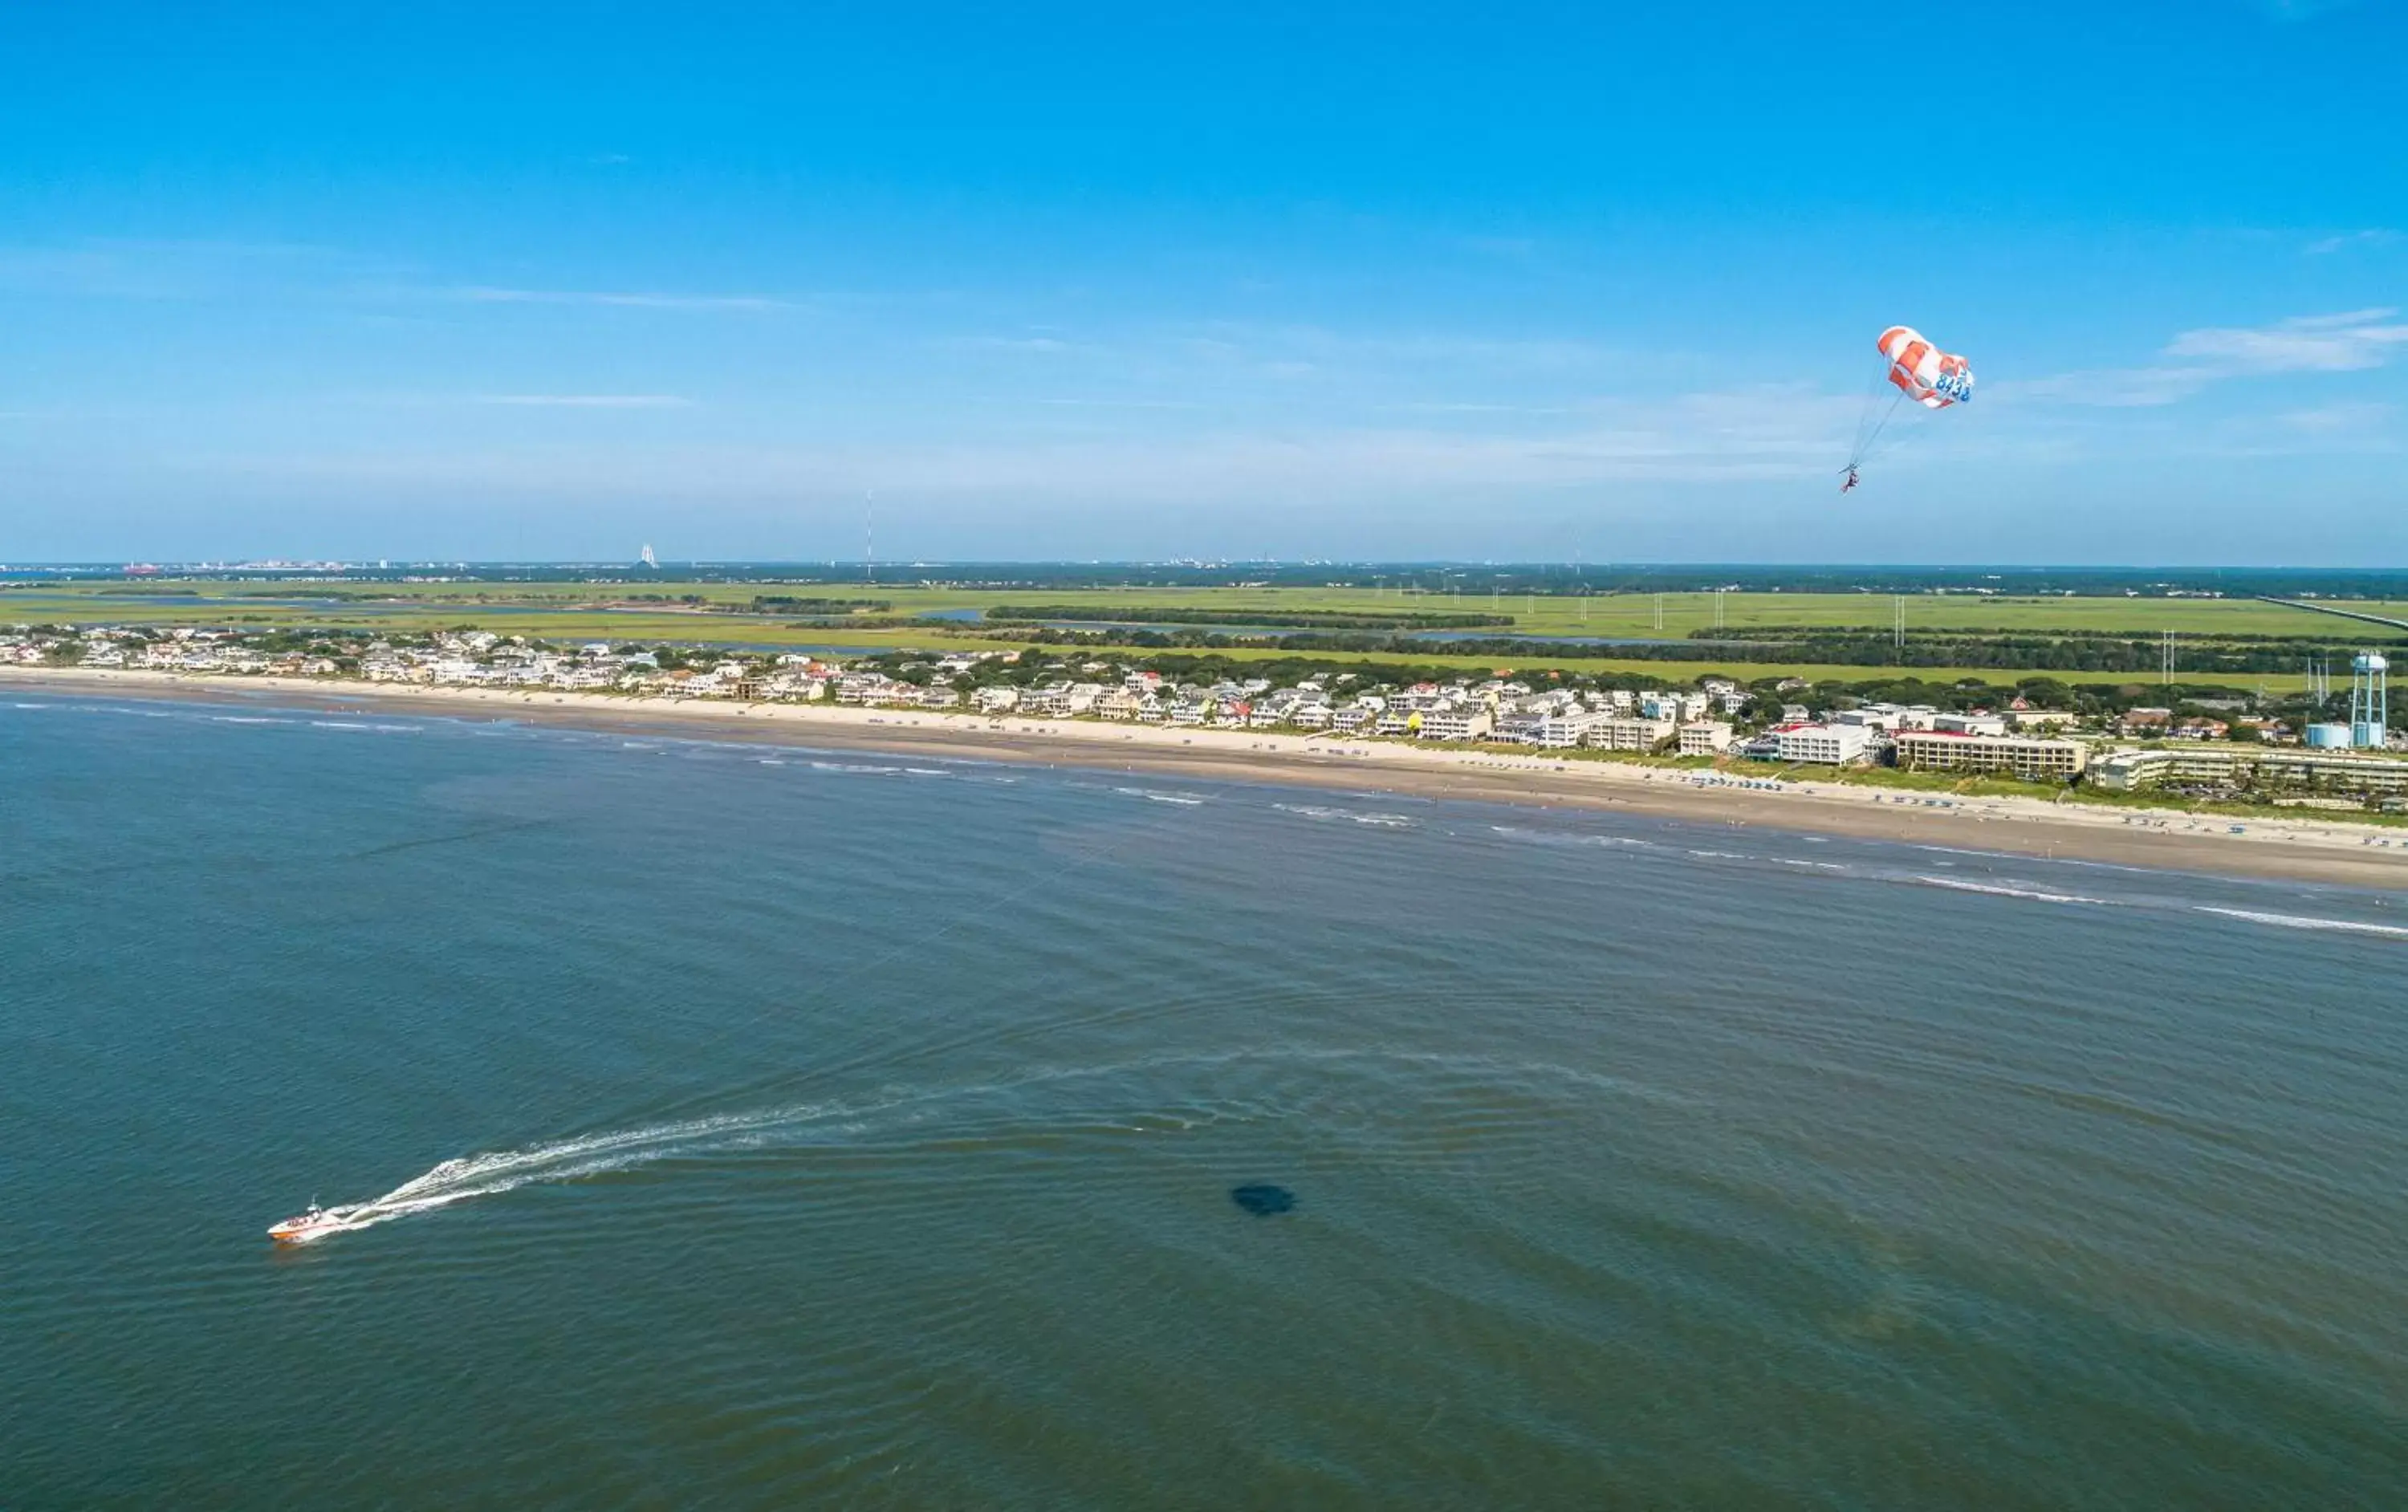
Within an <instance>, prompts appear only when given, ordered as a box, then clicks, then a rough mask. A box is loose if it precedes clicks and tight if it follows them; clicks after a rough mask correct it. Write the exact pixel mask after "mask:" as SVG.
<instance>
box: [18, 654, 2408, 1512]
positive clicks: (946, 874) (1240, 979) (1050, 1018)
mask: <svg viewBox="0 0 2408 1512" xmlns="http://www.w3.org/2000/svg"><path fill="white" fill-rule="evenodd" d="M1249 1183H1272V1184H1277V1185H1279V1186H1282V1187H1284V1188H1286V1189H1288V1190H1289V1191H1292V1192H1293V1193H1294V1195H1295V1198H1296V1205H1295V1206H1294V1208H1293V1210H1291V1211H1288V1212H1285V1213H1279V1214H1274V1215H1270V1216H1255V1215H1254V1214H1250V1213H1249V1212H1247V1211H1245V1210H1243V1209H1241V1208H1240V1205H1237V1204H1236V1203H1234V1202H1232V1200H1231V1197H1230V1192H1231V1189H1232V1188H1234V1187H1237V1186H1240V1185H1242V1184H1249ZM388 1193H397V1195H394V1197H393V1206H392V1207H391V1208H389V1209H388V1211H389V1212H391V1213H393V1214H394V1215H395V1216H393V1217H391V1218H390V1219H388V1220H385V1221H382V1222H379V1223H376V1224H374V1225H372V1226H368V1227H365V1228H362V1229H359V1230H357V1231H354V1232H349V1233H344V1234H337V1235H336V1236H334V1237H333V1238H331V1239H329V1240H327V1241H325V1242H324V1243H322V1244H320V1245H317V1246H315V1247H312V1248H308V1249H304V1250H301V1251H299V1252H295V1253H290V1254H279V1253H277V1252H275V1251H274V1250H273V1248H272V1247H271V1246H270V1245H269V1244H268V1242H267V1240H266V1239H265V1236H264V1234H263V1233H262V1231H263V1230H264V1229H265V1226H266V1225H267V1224H269V1223H270V1222H272V1221H274V1220H278V1219H279V1218H282V1217H284V1216H286V1215H287V1214H289V1213H292V1212H294V1211H295V1210H297V1209H299V1208H300V1207H301V1206H302V1205H305V1204H306V1203H307V1202H308V1200H309V1199H310V1197H311V1196H312V1195H313V1194H315V1195H317V1196H321V1197H322V1198H323V1199H324V1200H325V1201H327V1202H328V1203H351V1202H359V1201H363V1200H366V1199H369V1198H375V1197H380V1196H383V1195H386V1194H388ZM0 1505H6V1506H7V1507H10V1508H33V1507H65V1506H79V1507H80V1506H108V1505H118V1506H128V1507H132V1506H144V1507H150V1506H174V1507H189V1508H207V1507H260V1506H293V1505H332V1506H348V1505H394V1506H443V1507H481V1506H493V1507H521V1506H536V1505H561V1506H570V1505H574V1506H581V1507H583V1506H630V1507H653V1506H657V1507H683V1506H700V1505H710V1506H722V1507H747V1506H765V1507H766V1506H864V1507H886V1506H893V1507H932V1508H935V1507H945V1508H950V1507H1042V1508H1058V1507H1096V1508H1128V1507H1140V1506H1146V1507H1153V1506H1162V1507H1197V1508H1227V1507H1302V1506H1312V1507H1336V1508H1344V1507H1367V1508H1369V1507H1379V1508H1392V1507H1405V1506H1415V1507H1421V1506H1462V1507H1501V1506H1561V1507H1599V1506H1642V1505H1643V1506H1697V1507H1717V1508H1730V1507H1742V1508H1744V1507H1799V1506H1828V1507H1849V1508H1889V1507H1898V1508H1936V1507H1983V1508H2023V1507H2030V1508H2043V1507H2044V1508H2069V1507H2074V1508H2080V1507H2102V1508H2103V1507H2133V1506H2149V1507H2158V1506H2183V1507H2303V1508H2305V1507H2313V1508H2330V1507H2397V1506H2401V1505H2408V899H2402V898H2399V897H2390V898H2386V897H2383V896H2379V895H2375V894H2370V893H2364V892H2344V891H2339V890H2319V889H2313V888H2303V887H2300V886H2297V885H2288V884H2283V885H2276V884H2262V883H2241V882H2230V881H2214V880H2202V879H2196V878H2187V877H2177V876H2171V875H2165V874H2155V873H2144V872H2136V871H2128V870H2120V869H2115V868H2107V867H2099V866H2082V865H2071V864H2062V863H2058V864H2051V863H2041V862H2034V861H2026V860H2007V859H2003V858H1994V857H1985V856H1982V855H1978V854H1972V853H1966V852H1951V851H1946V850H1940V849H1928V848H1901V847H1885V846H1877V845H1871V844H1861V843H1852V842H1845V841H1838V840H1833V841H1828V842H1817V841H1814V840H1812V839H1808V838H1806V837H1802V836H1795V835H1780V834H1769V833H1765V832H1761V831H1758V830H1755V829H1742V828H1730V827H1716V826H1696V825H1682V824H1675V823H1670V822H1663V821H1653V820H1644V821H1642V820H1621V819H1615V818H1612V817H1603V816H1596V815H1568V814H1562V813H1556V812H1552V811H1546V810H1539V809H1526V810H1517V809H1505V808H1485V807H1481V806H1470V805H1443V804H1430V803H1416V802H1412V801H1408V800H1402V799H1398V798H1394V797H1382V796H1373V795H1361V796H1350V795H1345V794H1332V793H1328V792H1301V791H1290V790H1283V789H1278V788H1270V787H1199V786H1196V785H1192V784H1181V783H1168V782H1164V781H1160V780H1146V779H1137V778H1128V777H1113V776H1111V775H1109V774H1097V773H1093V772H1080V771H1073V770H1068V769H1062V770H1053V769H1048V768H1043V767H1018V768H1014V767H998V766H980V765H968V764H961V765H948V764H940V763H928V762H925V761H922V760H918V759H914V760H910V761H905V760H902V759H882V758H878V757H870V756H863V755H860V754H857V753H853V754H843V755H826V754H815V753H813V752H810V751H808V750H801V749H774V748H769V747H760V746H750V747H747V746H736V745H727V744H711V743H705V742H692V741H681V740H678V739H672V738H630V737H625V736H622V735H602V734H595V733H589V732H576V731H567V730H556V729H535V728H526V727H523V726H514V725H509V724H482V723H453V722H447V721H443V720H414V719H398V718H392V717H387V716H381V715H362V716H333V715H324V714H308V713H298V712H294V711H291V710H286V709H279V708H278V707H276V706H272V705H268V704H265V703H263V704H259V705H257V706H234V705H222V706H198V705H171V704H142V703H134V702H95V701H92V700H77V699H65V698H60V699H52V698H44V697H35V696H25V695H22V694H18V695H6V694H0Z"/></svg>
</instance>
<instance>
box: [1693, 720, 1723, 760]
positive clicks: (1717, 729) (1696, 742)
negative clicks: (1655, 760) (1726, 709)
mask: <svg viewBox="0 0 2408 1512" xmlns="http://www.w3.org/2000/svg"><path fill="white" fill-rule="evenodd" d="M1730 743H1731V727H1730V726H1729V725H1727V724H1725V723H1724V722H1722V721H1721V720H1698V721H1697V722H1696V723H1694V724H1684V725H1683V726H1681V754H1682V755H1684V756H1719V755H1721V754H1722V753H1723V752H1724V751H1725V750H1727V749H1729V747H1730Z"/></svg>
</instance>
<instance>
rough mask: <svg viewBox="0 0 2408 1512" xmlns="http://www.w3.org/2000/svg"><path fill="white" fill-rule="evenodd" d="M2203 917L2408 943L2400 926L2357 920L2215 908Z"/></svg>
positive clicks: (2205, 908)
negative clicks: (2327, 931) (2213, 916)
mask: <svg viewBox="0 0 2408 1512" xmlns="http://www.w3.org/2000/svg"><path fill="white" fill-rule="evenodd" d="M2198 909H2199V911H2200V913H2203V914H2219V915H2221V916H2223V917H2224V918H2226V919H2240V920H2246V921H2248V922H2249V923H2252V924H2271V925H2272V926H2273V927H2274V928H2276V929H2315V930H2329V931H2332V932H2334V933H2336V934H2378V935H2381V936H2383V937H2384V938H2386V939H2394V940H2408V929H2403V928H2401V926H2400V925H2398V924H2367V923H2360V922H2359V921H2358V920H2355V919H2314V918H2310V917H2308V916H2306V915H2303V914H2269V913H2259V912H2258V911H2257V910H2256V909H2254V908H2212V907H2209V906H2207V905H2206V904H2200V905H2198Z"/></svg>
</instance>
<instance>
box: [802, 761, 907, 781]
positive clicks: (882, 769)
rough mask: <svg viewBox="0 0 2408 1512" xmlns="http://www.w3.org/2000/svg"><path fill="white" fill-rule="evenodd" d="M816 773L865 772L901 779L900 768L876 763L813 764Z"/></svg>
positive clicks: (812, 767)
mask: <svg viewBox="0 0 2408 1512" xmlns="http://www.w3.org/2000/svg"><path fill="white" fill-rule="evenodd" d="M811 770H812V771H814V772H863V773H867V774H870V775H872V776H876V777H900V776H901V775H902V774H903V768H902V767H899V766H880V765H878V764H877V763H874V762H813V763H811Z"/></svg>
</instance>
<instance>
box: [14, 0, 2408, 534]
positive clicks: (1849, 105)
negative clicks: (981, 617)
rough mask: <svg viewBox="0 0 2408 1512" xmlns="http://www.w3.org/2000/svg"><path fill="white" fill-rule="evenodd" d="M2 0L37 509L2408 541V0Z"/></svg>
mask: <svg viewBox="0 0 2408 1512" xmlns="http://www.w3.org/2000/svg"><path fill="white" fill-rule="evenodd" d="M11 31H12V35H11V43H10V47H9V48H8V49H7V51H6V52H5V53H0V124H5V125H7V128H8V129H7V131H6V132H5V133H0V561H7V562H12V563H28V562H40V561H55V560H82V561H112V560H117V561H141V560H159V561H191V560H198V559H215V560H239V559H244V558H261V557H269V556H275V557H283V558H340V559H344V560H348V561H352V562H359V561H373V560H375V559H377V558H385V559H388V560H392V561H395V562H399V561H404V560H410V559H422V560H423V559H434V560H442V561H453V560H466V561H495V560H522V561H562V560H575V561H630V562H632V561H633V560H635V557H636V549H637V548H638V546H639V545H642V544H644V543H650V544H651V545H652V547H655V548H657V550H658V554H659V557H660V559H661V560H662V561H664V562H669V563H675V562H687V561H698V560H716V561H743V560H767V561H827V560H831V559H833V560H837V561H839V562H848V563H850V562H858V561H860V560H862V559H863V557H864V556H865V554H866V551H867V548H866V544H865V540H864V528H863V527H864V518H863V516H864V507H863V498H864V494H865V492H867V491H868V490H872V489H874V490H875V491H876V493H877V514H878V518H877V522H876V524H877V545H876V554H877V556H878V557H879V559H880V560H882V561H883V562H891V563H897V564H904V563H910V562H911V561H914V560H925V561H948V562H974V561H998V562H999V561H1044V560H1097V559H1101V560H1132V559H1153V560H1164V559H1171V558H1178V557H1187V558H1197V559H1236V560H1263V559H1277V560H1283V561H1291V562H1294V561H1301V560H1307V559H1321V560H1342V561H1368V560H1437V559H1449V560H1459V561H1469V562H1479V561H1496V562H1510V561H1520V562H1574V561H1588V562H1598V563H1604V562H1626V563H1640V562H1701V563H1713V562H1726V563H1727V562H1765V563H1891V562H1895V563H1975V562H1983V561H2002V562H2017V563H2118V562H2145V563H2159V564H2164V565H2168V566H2181V565H2196V564H2207V563H2224V564H2234V565H2246V564H2255V563H2269V564H2271V563H2300V564H2311V563H2314V564H2331V565H2336V566H2384V565H2390V564H2394V563H2402V562H2408V508H2403V507H2402V506H2403V505H2408V487H2403V483H2402V478H2403V476H2408V377H2404V376H2403V375H2408V315H2403V314H2402V313H2401V307H2403V306H2408V160H2404V159H2403V156H2402V154H2401V153H2400V152H2399V151H2398V150H2397V148H2398V144H2399V142H2400V140H2401V131H2402V124H2403V117H2402V110H2401V107H2400V105H2399V104H2398V101H2397V93H2398V80H2397V78H2396V74H2397V70H2398V59H2399V58H2400V57H2401V56H2403V55H2408V19H2403V15H2402V12H2401V9H2400V7H2396V6H2387V5H2381V4H2374V3H2365V4H2357V5H2348V4H2313V3H2301V0H2292V3H2280V0H2205V3H2200V4H2190V5H2182V6H2176V5H2173V4H2171V3H2161V4H2154V5H2137V6H2127V7H2114V8H2113V9H2111V10H2092V9H2082V10H2075V9H2071V8H2069V9H2066V10H2063V11H2059V12H2057V13H2054V14H2051V15H2048V16H2045V17H2042V16H2039V15H2036V14H2033V13H2022V14H2017V15H2012V16H2010V15H1996V14H1988V13H1983V12H1980V11H1975V10H1971V9H1969V8H1963V7H1959V8H1955V9H1947V8H1942V9H1940V10H1936V11H1920V10H1918V11H1914V12H1908V13H1897V14H1891V13H1882V14H1878V15H1875V14H1871V13H1868V14H1864V15H1854V16H1848V17H1845V18H1842V19H1838V20H1833V19H1828V18H1826V17H1823V16H1820V15H1814V14H1807V13H1804V12H1800V11H1799V10H1798V9H1797V7H1775V6H1771V5H1769V4H1758V3H1747V4H1740V5H1735V6H1732V7H1722V8H1720V9H1717V10H1715V11H1713V12H1712V13H1711V14H1705V13H1700V14H1697V15H1680V14H1665V15H1654V16H1643V17H1635V18H1634V17H1623V16H1592V15H1588V14H1585V13H1584V12H1581V11H1579V10H1576V9H1574V10H1564V9H1556V8H1554V7H1483V8H1482V9H1481V10H1480V11H1479V12H1478V13H1477V14H1476V15H1475V14H1473V13H1471V12H1470V11H1469V10H1468V9H1467V10H1465V11H1462V12H1458V13H1444V12H1411V13H1405V12H1399V11H1398V9H1397V8H1396V7H1312V8H1311V11H1310V13H1309V14H1298V13H1297V12H1296V11H1295V10H1294V9H1293V8H1281V7H1212V8H1211V10H1210V12H1209V13H1207V12H1185V11H1180V10H1177V9H1167V10H1166V9H1159V8H1156V9H1150V10H1149V11H1147V12H1146V13H1144V14H1142V15H1131V14H1125V13H1122V12H1118V11H1103V10H1093V11H1090V10H1082V9H1076V8H1066V7H1040V8H1037V9H1027V10H1022V9H1015V10H1014V11H1012V12H1011V13H1010V14H1009V15H1004V14H999V13H990V12H986V11H982V10H978V9H974V8H969V7H927V8H925V9H923V10H921V11H916V12H913V13H911V14H910V15H908V16H906V15H902V14H900V13H895V12H877V13H855V14H845V15H830V16H816V15H814V16H793V15H790V16H783V17H766V16H764V15H762V14H759V13H756V11H755V10H754V9H753V8H752V7H711V6H701V7H687V8H685V9H683V10H681V11H680V12H679V13H678V15H677V17H676V19H675V20H674V21H663V20H661V19H659V18H658V17H656V16H654V15H652V14H651V13H648V12H638V11H634V10H619V9H613V8H610V7H602V8H599V9H596V8H594V7H580V8H577V9H574V10H571V9H569V8H567V7H516V8H513V9H511V10H509V12H508V13H507V14H506V15H497V14H496V13H495V11H494V10H493V9H492V8H491V7H483V8H478V9H470V8H467V7H444V6H435V7H417V8H413V9H412V10H411V11H410V12H409V14H408V15H407V16H399V15H396V16H391V17H380V18H361V17H351V18H345V19H344V20H342V21H330V20H327V19H325V18H324V17H323V15H322V13H321V12H319V11H316V10H302V9H300V8H298V7H290V8H284V7H273V6H258V7H246V8H245V9H244V10H243V11H242V12H240V13H239V14H238V15H234V16H222V15H209V16H203V15H198V14H187V13H184V12H182V11H180V10H178V9H174V8H171V7H126V6H112V5H107V4H102V5H95V6H89V7H71V8H68V9H61V10H53V11H50V12H44V13H40V14H36V15H28V16H25V17H21V18H18V19H17V20H16V21H15V22H14V24H13V25H12V29H11ZM1894 321H1903V322H1906V323H1911V324H1914V325H1916V326H1918V327H1920V328H1921V329H1922V330H1924V331H1925V332H1927V333H1928V335H1931V336H1932V337H1933V338H1934V339H1935V340H1938V341H1940V342H1942V344H1944V345H1946V346H1947V347H1949V348H1950V349H1954V350H1958V351H1962V352H1964V353H1966V354H1967V355H1969V356H1970V357H1971V360H1972V363H1973V365H1974V368H1975V370H1976V372H1977V373H1978V374H1979V375H1980V377H1981V380H1982V386H1981V388H1980V390H1979V392H1978V393H1977V396H1976V400H1975V402H1974V403H1972V404H1971V405H1968V406H1965V407H1960V408H1957V409H1953V410H1950V411H1947V412H1944V413H1941V414H1936V415H1933V414H1923V413H1919V412H1909V413H1907V414H1905V415H1902V416H1901V417H1900V418H1899V420H1898V421H1896V422H1895V424H1894V427H1893V431H1894V433H1895V435H1896V436H1897V439H1898V442H1899V444H1898V445H1896V446H1895V447H1892V448H1890V449H1887V450H1885V451H1883V452H1881V453H1879V454H1877V455H1876V456H1875V457H1874V458H1873V459H1872V461H1871V464H1869V465H1868V466H1867V468H1866V470H1865V484H1864V487H1863V488H1861V489H1859V490H1858V491H1857V492H1854V493H1852V494H1850V495H1848V496H1847V497H1846V498H1845V499H1842V498H1841V497H1840V496H1839V495H1838V493H1837V476H1836V474H1837V470H1838V468H1839V466H1840V464H1842V462H1843V461H1844V460H1845V456H1846V453H1847V450H1848V446H1849V442H1850V439H1851V436H1852V435H1853V434H1854V433H1855V431H1856V425H1857V421H1858V418H1859V415H1860V413H1861V412H1862V409H1863V405H1864V396H1865V394H1866V393H1867V392H1868V385H1869V383H1870V381H1871V380H1872V379H1873V378H1874V377H1875V374H1876V369H1877V366H1878V363H1879V359H1878V358H1877V357H1876V355H1875V354H1874V352H1873V349H1872V342H1873V337H1874V336H1875V335H1877V334H1878V332H1879V331H1880V330H1881V328H1882V327H1883V326H1885V325H1886V324H1889V323H1892V322H1894Z"/></svg>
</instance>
